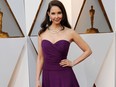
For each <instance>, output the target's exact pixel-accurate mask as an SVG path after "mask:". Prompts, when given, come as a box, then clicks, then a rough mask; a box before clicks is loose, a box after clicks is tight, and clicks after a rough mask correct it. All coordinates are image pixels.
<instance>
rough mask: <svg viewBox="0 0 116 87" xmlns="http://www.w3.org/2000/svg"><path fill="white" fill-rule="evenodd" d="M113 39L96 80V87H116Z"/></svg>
mask: <svg viewBox="0 0 116 87" xmlns="http://www.w3.org/2000/svg"><path fill="white" fill-rule="evenodd" d="M115 39H116V38H115V37H114V38H113V42H112V44H111V47H110V49H109V51H108V53H107V55H106V58H105V61H104V63H103V65H102V68H101V71H100V73H99V75H98V77H97V79H96V82H95V84H96V87H116V86H115V74H116V73H115V58H116V56H115V52H116V51H115V49H116V48H115V45H116V43H115Z"/></svg>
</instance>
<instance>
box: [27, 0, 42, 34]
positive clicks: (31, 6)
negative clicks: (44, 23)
mask: <svg viewBox="0 0 116 87" xmlns="http://www.w3.org/2000/svg"><path fill="white" fill-rule="evenodd" d="M41 1H42V0H25V16H26V32H27V35H28V33H29V31H30V29H31V26H32V24H33V22H34V19H35V16H36V14H37V10H38V9H39V5H40V3H41Z"/></svg>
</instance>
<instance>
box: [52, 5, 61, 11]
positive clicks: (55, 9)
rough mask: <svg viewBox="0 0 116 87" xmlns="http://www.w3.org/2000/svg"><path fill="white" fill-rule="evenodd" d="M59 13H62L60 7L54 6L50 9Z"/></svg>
mask: <svg viewBox="0 0 116 87" xmlns="http://www.w3.org/2000/svg"><path fill="white" fill-rule="evenodd" d="M57 11H61V9H60V8H59V7H58V6H52V7H51V9H50V12H57Z"/></svg>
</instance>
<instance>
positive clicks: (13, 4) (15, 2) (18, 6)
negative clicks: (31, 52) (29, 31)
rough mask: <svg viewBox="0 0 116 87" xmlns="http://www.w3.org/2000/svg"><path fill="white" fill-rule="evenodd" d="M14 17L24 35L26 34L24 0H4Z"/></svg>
mask: <svg viewBox="0 0 116 87" xmlns="http://www.w3.org/2000/svg"><path fill="white" fill-rule="evenodd" d="M6 1H7V2H8V4H9V6H10V8H11V10H12V12H13V14H14V16H15V17H16V19H17V21H18V24H19V26H20V27H21V29H22V31H23V33H24V35H26V30H25V28H26V27H25V7H24V0H6Z"/></svg>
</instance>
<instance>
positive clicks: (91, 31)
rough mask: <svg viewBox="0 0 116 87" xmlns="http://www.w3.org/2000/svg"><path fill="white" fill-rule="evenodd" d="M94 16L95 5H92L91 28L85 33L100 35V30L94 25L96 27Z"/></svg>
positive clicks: (90, 12)
mask: <svg viewBox="0 0 116 87" xmlns="http://www.w3.org/2000/svg"><path fill="white" fill-rule="evenodd" d="M94 14H95V10H94V9H93V5H92V6H91V9H90V10H89V15H90V21H91V28H89V29H87V30H86V32H85V33H99V31H98V29H97V28H94V27H93V25H94Z"/></svg>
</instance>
